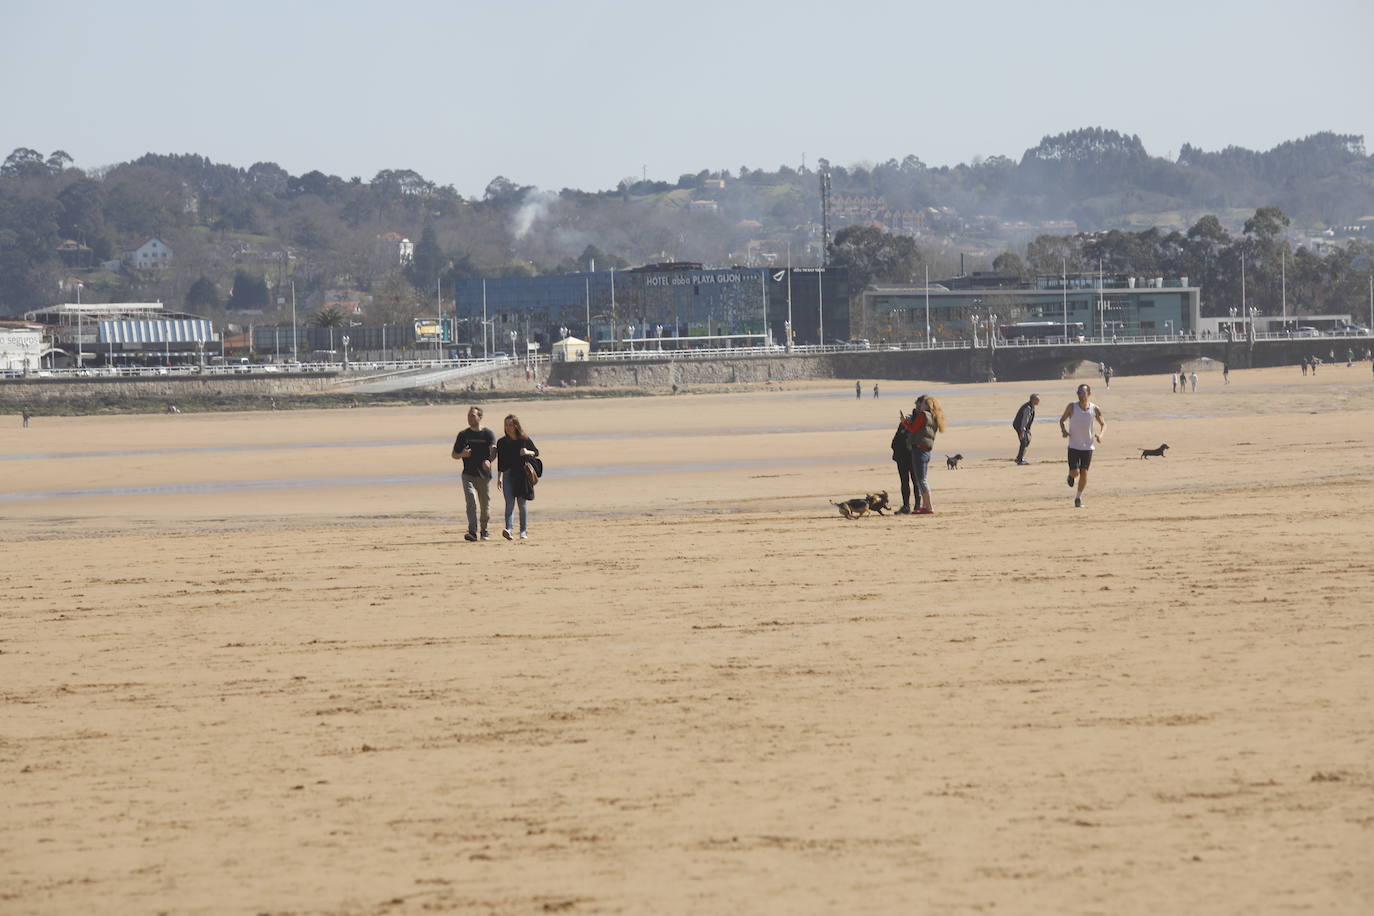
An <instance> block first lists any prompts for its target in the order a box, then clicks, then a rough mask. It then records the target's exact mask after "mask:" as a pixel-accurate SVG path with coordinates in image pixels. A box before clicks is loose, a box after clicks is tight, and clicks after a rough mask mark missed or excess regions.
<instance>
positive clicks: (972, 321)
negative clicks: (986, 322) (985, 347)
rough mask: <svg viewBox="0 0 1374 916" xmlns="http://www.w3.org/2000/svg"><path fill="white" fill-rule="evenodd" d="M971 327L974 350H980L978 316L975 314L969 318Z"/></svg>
mask: <svg viewBox="0 0 1374 916" xmlns="http://www.w3.org/2000/svg"><path fill="white" fill-rule="evenodd" d="M969 321H970V327H971V328H972V330H973V349H975V350H977V349H978V315H977V313H974V314H972V315H970V316H969Z"/></svg>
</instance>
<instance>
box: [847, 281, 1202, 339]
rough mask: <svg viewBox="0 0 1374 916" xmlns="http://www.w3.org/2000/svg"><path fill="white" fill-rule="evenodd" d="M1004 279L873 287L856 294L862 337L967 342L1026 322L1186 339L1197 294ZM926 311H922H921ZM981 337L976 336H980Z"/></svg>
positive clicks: (1156, 285) (1181, 287) (1162, 287)
mask: <svg viewBox="0 0 1374 916" xmlns="http://www.w3.org/2000/svg"><path fill="white" fill-rule="evenodd" d="M1004 280H1005V278H992V277H987V278H982V279H981V280H980V278H978V277H976V276H975V277H957V278H954V279H952V280H946V281H943V282H941V283H938V284H937V283H932V284H931V285H930V288H929V290H927V289H926V288H925V287H924V286H876V287H870V288H869V289H866V290H864V293H863V297H862V315H863V324H864V327H865V328H866V329H867V333H868V334H869V335H871V336H873V337H875V338H878V339H881V340H888V341H894V342H898V341H903V342H905V341H923V340H925V339H926V328H927V324H928V325H929V329H930V339H932V340H936V341H938V340H957V339H968V338H970V337H971V336H972V335H973V328H974V325H975V323H976V324H977V325H978V327H979V328H986V327H987V326H988V325H992V326H993V327H998V328H1001V327H1004V326H1006V325H1012V324H1017V323H1021V322H1032V321H1054V322H1069V323H1071V324H1081V325H1082V326H1083V333H1084V335H1085V336H1087V337H1089V338H1103V339H1110V338H1112V337H1118V338H1120V337H1140V336H1160V335H1178V334H1185V335H1190V336H1191V335H1193V334H1195V333H1196V331H1197V328H1198V323H1199V317H1200V315H1199V309H1200V305H1201V299H1200V295H1201V290H1200V289H1199V288H1197V287H1193V286H1188V279H1187V278H1186V277H1180V278H1178V279H1173V280H1169V281H1168V282H1166V280H1165V278H1163V277H1147V278H1136V277H1130V276H1125V275H1120V276H1099V275H1098V274H1070V275H1069V276H1068V277H1067V278H1064V279H1061V278H1060V277H1058V276H1053V277H1040V278H1038V279H1037V280H1036V281H1034V282H1033V283H1012V284H1009V283H1005V282H1003V281H1004ZM927 303H928V306H927ZM980 333H981V332H980Z"/></svg>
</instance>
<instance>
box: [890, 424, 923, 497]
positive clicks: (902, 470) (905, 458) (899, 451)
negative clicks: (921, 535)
mask: <svg viewBox="0 0 1374 916" xmlns="http://www.w3.org/2000/svg"><path fill="white" fill-rule="evenodd" d="M902 419H903V420H905V419H906V417H905V415H903V417H902ZM892 460H893V461H895V462H897V476H898V477H899V478H900V479H901V481H902V508H900V509H898V510H897V511H896V512H894V513H893V514H894V515H910V514H911V491H912V490H913V489H914V490H916V504H917V505H918V506H919V505H920V504H921V491H920V490H919V489H917V488H916V487H914V486H913V484H915V482H916V478H915V476H914V475H913V474H912V471H911V446H910V445H908V444H907V441H906V430H905V429H903V428H902V426H901V424H898V425H897V432H896V433H894V434H893V436H892Z"/></svg>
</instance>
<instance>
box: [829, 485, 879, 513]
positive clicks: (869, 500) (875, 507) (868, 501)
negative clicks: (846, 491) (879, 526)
mask: <svg viewBox="0 0 1374 916" xmlns="http://www.w3.org/2000/svg"><path fill="white" fill-rule="evenodd" d="M830 505H832V506H834V507H835V508H836V509H839V510H840V514H841V515H843V516H844V517H845V518H863V517H864V516H865V515H867V514H868V513H870V512H876V513H878V514H879V515H882V514H883V510H885V509H887V508H888V505H887V491H886V490H879V491H878V492H877V493H868V494H866V495H864V496H860V497H856V498H855V499H846V500H845V501H844V502H840V503H835V502H832V503H831V504H830Z"/></svg>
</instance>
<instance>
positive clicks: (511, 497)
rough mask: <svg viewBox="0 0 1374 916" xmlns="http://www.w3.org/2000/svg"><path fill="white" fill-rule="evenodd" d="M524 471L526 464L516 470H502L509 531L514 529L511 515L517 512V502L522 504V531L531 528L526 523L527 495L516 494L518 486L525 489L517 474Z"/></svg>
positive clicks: (502, 487) (502, 490) (502, 489)
mask: <svg viewBox="0 0 1374 916" xmlns="http://www.w3.org/2000/svg"><path fill="white" fill-rule="evenodd" d="M524 472H525V467H524V465H521V466H520V467H519V468H517V469H515V470H513V471H502V472H501V492H502V493H503V494H504V495H505V497H506V530H507V531H510V530H512V529H511V517H512V516H513V515H514V514H515V504H516V503H519V504H520V530H521V532H525V531H528V530H529V528H528V526H527V524H526V522H527V518H526V515H525V497H523V496H516V495H515V492H516V487H520V488H521V489H522V490H523V489H524V488H523V486H522V481H521V480H520V478H519V477H517V476H516V475H517V474H523V473H524Z"/></svg>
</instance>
